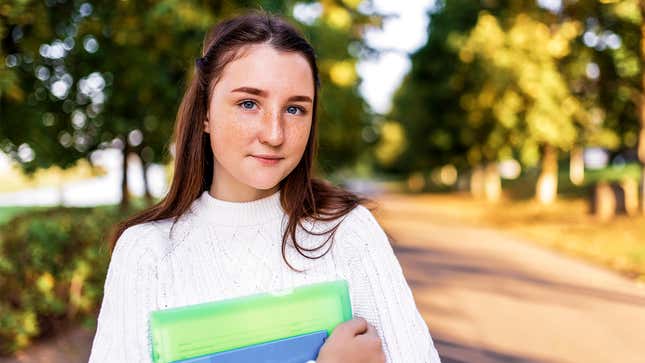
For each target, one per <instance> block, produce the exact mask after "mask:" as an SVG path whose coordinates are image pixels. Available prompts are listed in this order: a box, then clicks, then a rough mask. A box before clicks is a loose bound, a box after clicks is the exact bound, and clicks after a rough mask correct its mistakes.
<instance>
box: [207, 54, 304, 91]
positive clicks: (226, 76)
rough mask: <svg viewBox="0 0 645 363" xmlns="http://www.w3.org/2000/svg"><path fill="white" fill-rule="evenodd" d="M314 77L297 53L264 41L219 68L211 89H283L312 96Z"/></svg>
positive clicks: (302, 56)
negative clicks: (219, 72) (243, 87)
mask: <svg viewBox="0 0 645 363" xmlns="http://www.w3.org/2000/svg"><path fill="white" fill-rule="evenodd" d="M313 83H314V79H313V74H312V70H311V67H310V66H309V63H308V62H307V59H306V58H305V57H304V55H302V54H301V53H297V52H285V51H280V50H277V49H275V48H273V47H272V46H270V45H268V44H253V45H249V46H245V47H243V48H241V49H240V50H239V51H238V54H237V55H236V57H235V59H234V60H233V61H231V62H229V63H228V64H227V65H226V66H225V67H224V69H223V71H222V75H221V77H220V79H219V82H218V84H217V85H216V86H215V88H219V89H220V91H223V92H230V91H231V90H233V89H235V88H237V87H240V86H249V87H255V88H260V89H265V90H267V91H269V93H271V91H276V92H287V93H294V94H295V93H298V94H301V95H308V96H310V97H311V98H313V95H314V84H313Z"/></svg>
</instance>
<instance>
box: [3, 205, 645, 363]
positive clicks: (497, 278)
mask: <svg viewBox="0 0 645 363" xmlns="http://www.w3.org/2000/svg"><path fill="white" fill-rule="evenodd" d="M430 202H431V199H430ZM458 212H459V211H458V210H457V211H449V210H448V211H446V210H445V208H444V209H442V210H435V209H433V208H432V207H431V204H430V205H428V204H420V203H418V202H410V200H409V199H407V198H406V197H402V196H388V197H383V198H382V199H381V208H380V209H379V210H378V211H376V212H375V214H376V216H377V218H378V219H379V221H380V222H381V224H382V225H383V227H384V228H385V229H386V230H387V232H388V233H389V234H390V235H391V236H392V238H394V239H395V240H396V244H395V251H396V253H397V255H398V257H399V260H400V261H401V263H402V265H403V269H404V272H405V274H406V277H407V279H408V281H409V283H410V284H411V286H412V288H413V291H414V295H415V298H416V301H417V304H418V306H419V309H420V310H421V312H422V314H423V315H424V317H425V318H426V321H427V322H428V324H429V326H430V331H431V333H432V335H433V338H434V340H435V344H436V346H437V348H438V350H439V352H440V354H441V356H442V361H443V362H444V363H460V362H469V363H471V362H474V363H495V362H504V363H516V362H534V363H547V362H548V363H556V362H557V363H564V362H571V363H580V362H584V363H594V362H602V363H613V362H621V363H628V362H634V363H636V362H638V363H644V362H645V289H644V288H642V287H639V286H637V285H636V284H635V283H633V282H631V281H628V280H626V279H624V278H622V277H620V276H618V275H615V274H614V273H611V272H608V271H605V270H603V269H600V268H597V267H594V266H590V265H588V264H586V263H583V262H579V261H577V260H572V259H570V258H565V257H562V256H559V255H557V254H555V253H553V252H550V251H546V250H544V249H541V248H539V247H535V246H533V245H531V244H529V243H524V242H519V241H516V240H514V239H513V238H510V237H507V236H505V235H503V234H501V233H499V232H496V231H492V230H485V229H476V228H467V227H465V226H463V225H462V224H460V223H457V222H455V221H454V219H451V218H450V213H458ZM563 238H566V236H563ZM91 339H92V332H91V331H87V330H85V329H76V330H73V331H71V332H70V333H69V334H68V335H67V336H63V337H60V338H58V339H56V340H53V341H50V342H47V343H44V344H39V345H38V346H36V347H34V348H32V349H30V350H29V351H28V353H26V354H22V355H21V356H20V357H19V359H12V360H2V359H0V363H17V362H33V363H36V362H50V363H56V362H69V363H73V362H86V361H87V356H88V351H89V345H90V343H91ZM396 363H406V362H396Z"/></svg>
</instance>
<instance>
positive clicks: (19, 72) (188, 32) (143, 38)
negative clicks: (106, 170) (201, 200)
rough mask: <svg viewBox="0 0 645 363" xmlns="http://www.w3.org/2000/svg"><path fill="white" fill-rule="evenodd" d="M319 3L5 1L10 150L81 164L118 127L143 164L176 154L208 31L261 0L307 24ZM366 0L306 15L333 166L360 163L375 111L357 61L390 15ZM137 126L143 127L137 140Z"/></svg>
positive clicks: (4, 111)
mask: <svg viewBox="0 0 645 363" xmlns="http://www.w3.org/2000/svg"><path fill="white" fill-rule="evenodd" d="M310 2H311V1H293V0H263V1H250V0H244V1H212V2H202V1H152V2H148V3H146V4H145V5H144V4H143V3H141V2H136V1H125V2H124V1H121V2H116V3H115V2H113V1H88V2H84V3H80V2H72V1H67V2H51V4H49V5H47V6H45V5H44V4H42V3H36V2H25V3H24V4H21V5H18V4H7V5H3V6H2V7H1V8H0V19H1V22H0V36H1V39H0V40H1V41H2V44H3V48H2V49H0V59H2V60H3V61H2V62H0V116H1V117H2V120H3V122H2V123H0V149H2V150H3V151H4V152H5V153H8V154H9V155H11V156H12V157H13V158H14V159H16V161H19V162H20V163H21V166H22V167H23V169H24V170H25V171H27V172H34V171H35V170H37V169H38V168H45V167H48V166H51V165H58V166H61V167H63V168H65V167H69V166H72V165H73V164H74V162H75V161H76V160H78V159H79V158H88V157H89V155H90V153H91V152H92V151H94V150H96V149H101V148H105V147H110V146H114V140H115V139H116V138H118V139H120V140H121V142H120V143H117V146H119V145H121V146H123V143H124V142H125V143H126V144H125V145H126V146H130V147H131V148H130V150H131V151H133V152H136V153H138V154H139V155H140V156H141V158H142V159H143V162H144V164H149V163H157V162H161V163H165V162H168V161H169V159H170V152H169V151H170V145H169V144H170V141H171V140H170V139H171V133H172V131H173V127H172V125H173V123H174V121H175V115H176V113H177V108H178V105H179V101H180V98H181V96H182V95H183V90H184V86H185V84H186V83H187V81H188V79H189V78H190V77H191V76H192V75H193V70H194V59H195V58H196V57H198V56H200V50H201V45H202V39H203V36H204V33H205V32H206V31H207V30H208V29H209V28H210V27H211V26H212V25H214V24H215V23H216V22H218V21H220V20H222V19H223V18H226V17H229V16H231V15H233V14H238V13H241V12H243V11H244V10H246V9H250V8H255V9H258V8H261V9H264V10H267V11H270V12H273V13H277V14H280V15H282V16H285V17H286V18H288V19H290V20H291V21H293V22H294V23H296V24H297V23H298V22H297V20H295V19H293V18H292V14H293V8H294V6H295V5H296V4H297V3H310ZM88 5H89V7H88ZM357 5H358V2H357V1H323V2H322V6H323V11H322V14H321V16H320V17H319V18H318V19H316V20H315V21H314V22H312V23H311V24H297V25H298V26H299V27H300V28H301V29H303V30H304V32H305V34H306V35H307V36H308V37H309V40H310V41H311V43H312V44H313V46H314V48H315V49H316V52H317V54H318V59H319V64H320V71H321V81H322V85H323V94H322V95H321V112H320V114H319V119H320V123H319V125H320V126H319V130H320V139H321V143H320V144H321V150H320V151H321V152H320V155H321V156H322V157H321V164H323V167H324V169H331V168H332V167H333V168H336V167H342V166H345V165H351V164H352V163H353V162H354V161H355V160H356V159H357V158H358V157H359V156H360V153H361V152H362V146H363V145H364V142H363V140H362V139H361V131H362V127H363V126H365V125H367V124H368V122H369V119H368V116H367V115H366V113H365V110H364V109H365V108H366V107H365V102H364V101H363V100H362V99H361V97H360V96H359V94H358V81H359V80H358V78H357V76H356V74H355V70H354V64H355V62H356V60H357V58H358V56H359V53H360V52H361V51H362V49H363V48H366V47H365V46H364V44H363V42H362V38H361V34H362V33H363V31H362V29H363V28H364V27H365V26H367V25H378V23H379V16H377V15H376V14H363V13H361V12H359V11H358V10H357ZM1 12H5V13H7V14H9V15H8V16H5V14H2V13H1ZM17 34H18V35H19V36H17ZM54 44H56V47H58V48H57V49H58V50H59V51H60V50H61V49H63V48H64V49H65V51H64V52H63V53H64V55H62V56H60V57H58V56H52V55H47V54H46V53H47V52H46V51H43V49H45V48H43V47H44V46H46V45H48V46H53V45H54ZM62 44H64V45H65V46H64V47H63V46H62ZM70 44H71V46H70ZM5 45H6V46H5ZM350 45H351V47H350ZM350 48H351V49H352V51H351V52H350ZM8 55H11V56H12V57H15V59H16V62H15V64H14V65H12V66H11V67H7V66H6V65H5V62H4V59H5V57H6V56H8ZM12 59H13V58H12ZM39 74H41V77H40V78H39V76H38V75H39ZM88 80H91V82H90V83H92V84H94V85H97V84H98V85H100V87H99V88H101V89H100V92H97V93H96V94H94V95H92V94H88V91H87V90H84V88H87V87H80V85H81V84H83V83H84V82H87V81H88ZM56 81H64V82H65V83H66V84H68V92H66V93H62V94H59V95H58V96H56V95H54V93H55V92H52V89H53V88H52V87H53V84H54V83H55V82H56ZM86 84H87V83H86ZM59 85H60V84H59ZM90 93H91V92H90ZM97 95H98V97H97ZM133 132H134V135H138V137H133V138H132V139H130V138H129V136H130V135H133V134H131V133H133ZM126 140H129V141H126ZM133 140H134V141H133ZM22 144H27V145H29V147H30V148H31V149H32V150H34V151H35V158H33V160H31V159H30V158H27V159H25V158H21V157H20V154H19V153H18V148H19V147H20V145H22Z"/></svg>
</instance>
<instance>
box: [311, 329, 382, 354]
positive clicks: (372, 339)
mask: <svg viewBox="0 0 645 363" xmlns="http://www.w3.org/2000/svg"><path fill="white" fill-rule="evenodd" d="M316 362H317V363H341V362H342V363H385V353H383V346H382V345H381V339H380V338H379V336H378V334H377V333H376V329H375V328H374V327H373V326H371V325H370V324H368V323H367V321H366V320H365V319H363V318H354V319H352V320H349V321H346V322H344V323H341V324H339V325H338V326H337V327H336V328H335V329H334V331H333V332H332V333H331V336H330V337H329V338H327V340H326V341H325V344H323V346H322V347H321V348H320V352H319V353H318V358H316Z"/></svg>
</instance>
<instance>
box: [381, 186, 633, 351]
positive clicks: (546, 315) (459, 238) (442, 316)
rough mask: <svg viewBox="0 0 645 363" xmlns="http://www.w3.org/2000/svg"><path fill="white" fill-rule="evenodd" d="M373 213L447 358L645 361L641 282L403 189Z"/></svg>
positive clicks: (438, 345)
mask: <svg viewBox="0 0 645 363" xmlns="http://www.w3.org/2000/svg"><path fill="white" fill-rule="evenodd" d="M430 202H431V200H430ZM452 212H454V213H458V212H459V211H452ZM375 214H376V216H377V218H378V219H379V221H380V222H381V224H382V225H383V227H384V228H385V229H386V230H387V232H388V233H389V234H390V236H391V237H392V238H393V239H395V240H396V242H395V243H396V245H395V250H396V253H397V255H398V257H399V260H400V261H401V263H402V265H403V269H404V273H405V274H406V277H407V279H408V282H409V283H410V284H411V286H412V288H413V292H414V295H415V298H416V301H417V304H418V306H419V309H420V310H421V311H422V313H423V315H424V317H425V319H426V321H427V322H428V325H429V326H430V332H431V333H432V335H433V338H434V340H435V344H436V346H437V348H438V350H439V352H440V354H441V356H442V358H443V359H442V361H443V362H444V363H455V362H477V363H488V362H536V363H537V362H545V363H546V362H562V363H564V362H572V363H574V362H575V363H579V362H586V363H593V362H598V363H600V362H603V363H613V362H622V363H626V362H634V363H636V362H639V363H645V288H643V287H642V286H637V285H636V284H635V283H633V282H632V281H629V280H626V279H624V278H623V277H620V276H618V275H616V274H614V273H612V272H609V271H606V270H603V269H601V268H598V267H595V266H591V265H589V264H587V263H584V262H581V261H578V260H572V259H570V258H566V257H562V256H560V255H557V254H556V253H554V252H551V251H547V250H544V249H542V248H540V247H537V246H534V245H531V244H530V243H527V242H520V241H517V240H516V239H514V238H511V237H508V236H506V235H504V234H502V233H500V232H497V231H492V230H485V229H481V228H467V227H464V226H463V225H461V224H457V223H451V221H450V217H449V216H448V215H447V213H446V211H445V210H441V211H440V215H439V214H437V210H433V208H432V207H430V206H428V205H422V204H419V203H409V199H407V198H406V197H402V196H390V197H387V198H384V199H381V208H380V209H379V210H378V211H376V212H375ZM436 221H439V222H436ZM562 238H566V236H563V237H562Z"/></svg>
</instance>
